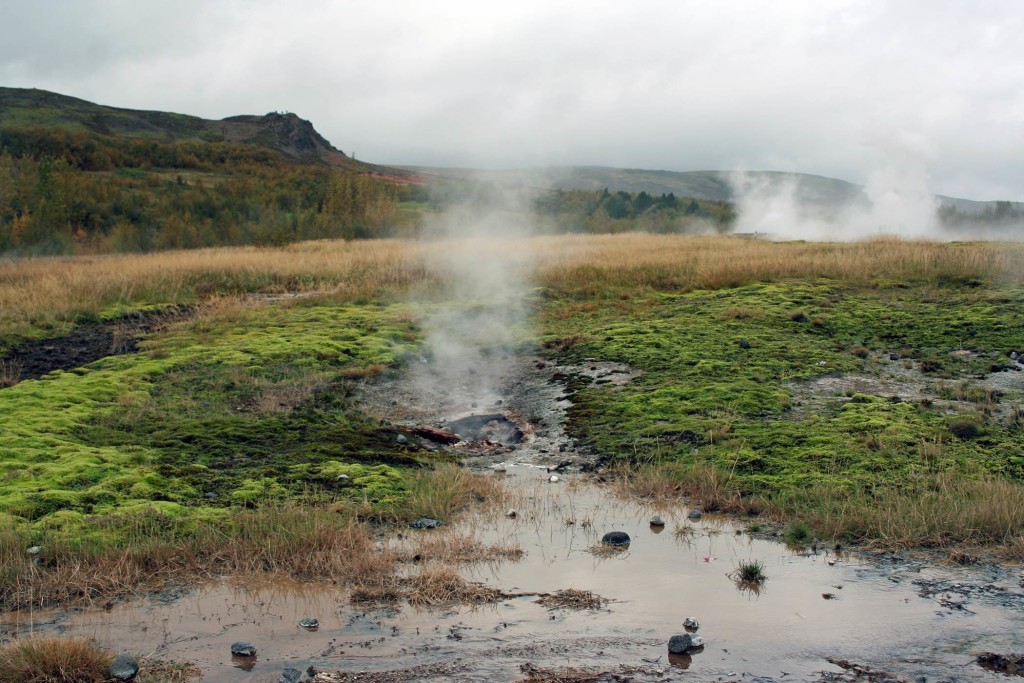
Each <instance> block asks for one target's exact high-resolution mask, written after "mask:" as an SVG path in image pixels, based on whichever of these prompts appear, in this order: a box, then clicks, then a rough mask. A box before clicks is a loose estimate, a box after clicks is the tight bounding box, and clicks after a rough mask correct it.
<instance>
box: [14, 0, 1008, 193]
mask: <svg viewBox="0 0 1024 683" xmlns="http://www.w3.org/2000/svg"><path fill="white" fill-rule="evenodd" d="M0 85H5V86H15V87H37V88H43V89H46V90H53V91H57V92H61V93H65V94H68V95H74V96H76V97H81V98H84V99H87V100H91V101H94V102H99V103H102V104H109V105H115V106H121V107H131V108H138V109H159V110H170V111H177V112H183V113H189V114H196V115H200V116H204V117H211V118H222V117H225V116H230V115H233V114H241V113H259V114H262V113H266V112H268V111H274V110H279V111H292V112H295V113H297V114H299V115H300V116H302V117H303V118H307V119H310V120H311V121H312V122H313V123H314V125H315V126H316V127H317V129H318V130H319V131H320V132H321V133H323V135H324V136H325V137H327V138H328V139H329V140H330V141H331V142H332V143H333V144H334V145H335V146H336V147H338V148H340V149H342V150H343V151H345V152H346V153H353V152H354V153H355V154H356V156H357V157H358V158H360V159H363V160H366V161H372V162H378V163H393V164H398V163H405V164H428V165H455V166H484V167H489V168H509V167H520V166H536V165H545V164H599V165H607V166H627V167H634V168H656V169H670V170H679V171H685V170H704V169H736V168H740V169H747V170H754V169H766V170H793V171H804V172H809V173H819V174H823V175H830V176H835V177H840V178H844V179H848V180H852V181H855V182H865V181H866V180H867V179H868V178H869V177H870V176H871V175H872V174H873V173H876V172H877V170H878V169H879V168H881V167H892V166H893V165H896V166H907V167H910V168H914V169H917V170H918V171H919V172H922V173H926V174H927V176H928V179H929V187H930V188H931V189H932V190H933V191H935V192H938V193H943V194H950V195H954V196H963V197H970V198H976V199H1000V198H1010V199H1017V200H1022V199H1024V182H1022V179H1024V2H1020V1H1019V0H974V1H967V0H963V1H958V0H949V1H941V0H929V1H924V0H921V1H914V0H906V1H901V0H806V1H803V0H801V1H786V0H769V1H764V2H762V1H760V0H747V1H742V2H741V1H740V0H734V1H731V2H729V1H726V0H718V1H714V0H706V1H704V2H696V1H689V0H680V1H677V2H668V1H666V2H623V1H622V0H615V1H613V2H603V1H600V0H587V1H584V2H557V1H552V0H548V1H543V2H533V1H524V0H517V1H516V2H506V3H500V4H499V3H491V2H485V1H482V0H474V1H471V2H447V1H444V0H408V1H393V2H388V1H385V0H378V1H377V2H370V1H369V0H367V1H364V2H294V1H293V2H287V3H286V2H280V1H278V2H270V1H260V0H245V1H244V2H243V1H232V0H203V1H199V0H175V1H174V2H168V1H166V0H161V1H160V2H145V1H142V0H90V1H84V0H83V1H81V2H57V1H55V0H50V1H47V0H36V1H31V2H30V1H27V0H0Z"/></svg>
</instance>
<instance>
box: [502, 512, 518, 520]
mask: <svg viewBox="0 0 1024 683" xmlns="http://www.w3.org/2000/svg"><path fill="white" fill-rule="evenodd" d="M518 515H519V513H518V512H516V511H515V510H509V511H508V512H506V513H505V516H506V517H508V518H510V519H514V518H515V517H517V516H518Z"/></svg>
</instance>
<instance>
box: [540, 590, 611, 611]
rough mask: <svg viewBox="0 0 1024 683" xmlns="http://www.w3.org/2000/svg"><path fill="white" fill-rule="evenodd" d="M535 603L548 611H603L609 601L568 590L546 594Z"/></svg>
mask: <svg viewBox="0 0 1024 683" xmlns="http://www.w3.org/2000/svg"><path fill="white" fill-rule="evenodd" d="M534 602H536V603H538V604H539V605H543V606H544V607H546V608H548V609H601V608H602V607H604V606H605V605H606V604H607V603H608V599H607V598H602V597H601V596H600V595H598V594H597V593H593V592H591V591H586V590H580V589H578V588H566V589H565V590H560V591H555V592H554V593H544V594H543V595H541V596H540V597H539V598H538V599H537V600H535V601H534Z"/></svg>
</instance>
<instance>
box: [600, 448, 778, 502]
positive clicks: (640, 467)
mask: <svg viewBox="0 0 1024 683" xmlns="http://www.w3.org/2000/svg"><path fill="white" fill-rule="evenodd" d="M614 485H615V487H616V490H617V491H618V492H619V493H620V494H621V495H623V496H626V497H636V498H643V499H648V500H659V501H661V500H686V501H687V502H688V503H689V504H690V505H691V506H693V507H699V508H703V509H704V510H712V511H721V512H742V513H747V514H755V513H757V512H759V511H760V510H761V507H762V503H761V501H760V500H758V499H757V498H754V497H751V496H747V495H744V494H743V490H742V488H741V487H740V485H739V482H738V481H737V480H736V479H735V477H733V476H731V475H730V473H728V472H726V471H724V470H723V469H722V468H720V467H718V466H716V465H713V464H709V463H704V462H694V461H684V462H678V461H667V462H645V463H639V464H633V465H623V466H620V467H619V468H618V469H617V470H616V474H615V479H614Z"/></svg>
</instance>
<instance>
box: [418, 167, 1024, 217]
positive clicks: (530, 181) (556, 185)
mask: <svg viewBox="0 0 1024 683" xmlns="http://www.w3.org/2000/svg"><path fill="white" fill-rule="evenodd" d="M405 168H407V169H408V170H410V171H414V172H416V173H419V174H422V175H424V176H428V177H429V176H437V177H442V178H457V179H471V178H478V179H481V178H482V179H491V180H494V181H505V182H515V183H520V184H523V185H526V186H530V187H536V188H542V189H560V190H603V189H608V190H610V191H612V192H618V191H624V192H647V193H650V194H667V193H673V194H675V195H676V196H678V197H693V198H695V199H702V200H707V201H713V202H732V201H734V200H735V193H734V190H733V184H732V182H730V178H731V176H733V173H732V172H729V171H651V170H644V169H636V168H611V167H605V166H564V167H555V168H548V169H523V170H510V171H479V170H473V169H460V168H430V167H424V166H407V167H405ZM744 175H745V177H746V179H747V181H748V182H751V183H754V184H757V185H759V186H763V187H764V188H765V189H771V188H781V187H783V186H785V185H792V187H793V188H794V196H795V198H796V199H797V200H799V201H801V202H804V203H807V204H814V205H821V206H831V207H836V206H841V205H846V204H849V203H851V202H859V201H864V200H865V197H864V190H863V188H862V187H861V186H860V185H857V184H855V183H851V182H847V181H845V180H839V179H837V178H828V177H825V176H819V175H813V174H809V173H786V172H781V171H751V172H748V173H745V174H744ZM936 199H938V200H939V204H940V205H941V206H946V207H951V208H954V209H956V210H958V211H961V212H964V213H967V214H982V213H984V212H985V211H993V210H995V209H996V207H997V206H998V205H999V204H1000V203H1002V204H1006V202H996V201H975V200H970V199H959V198H956V197H946V196H943V195H938V196H937V197H936ZM1009 206H1011V207H1013V208H1014V209H1015V210H1024V203H1022V202H1009Z"/></svg>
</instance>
